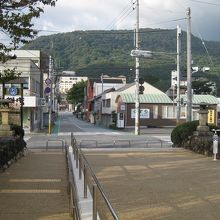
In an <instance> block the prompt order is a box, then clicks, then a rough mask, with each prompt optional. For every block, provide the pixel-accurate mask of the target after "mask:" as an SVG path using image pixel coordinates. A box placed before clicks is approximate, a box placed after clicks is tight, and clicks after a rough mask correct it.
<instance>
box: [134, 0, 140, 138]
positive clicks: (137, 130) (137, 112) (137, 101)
mask: <svg viewBox="0 0 220 220" xmlns="http://www.w3.org/2000/svg"><path fill="white" fill-rule="evenodd" d="M136 13H137V14H136V16H137V18H136V19H137V20H136V22H137V23H136V31H135V48H136V50H138V49H139V0H137V5H136ZM139 68H140V64H139V57H136V58H135V85H136V94H135V135H140V97H139Z"/></svg>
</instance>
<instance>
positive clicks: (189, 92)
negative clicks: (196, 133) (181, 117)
mask: <svg viewBox="0 0 220 220" xmlns="http://www.w3.org/2000/svg"><path fill="white" fill-rule="evenodd" d="M186 18H187V118H186V121H192V54H191V10H190V8H187V10H186Z"/></svg>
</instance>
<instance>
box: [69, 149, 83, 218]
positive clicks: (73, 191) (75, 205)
mask: <svg viewBox="0 0 220 220" xmlns="http://www.w3.org/2000/svg"><path fill="white" fill-rule="evenodd" d="M66 157H67V166H68V171H69V173H68V174H69V183H70V206H72V207H71V208H72V209H73V210H74V212H73V213H72V214H73V219H74V220H81V215H80V210H79V206H78V202H77V190H76V184H75V178H74V175H73V168H72V166H71V165H70V164H71V163H70V157H69V154H68V153H67V154H66ZM72 199H73V200H72Z"/></svg>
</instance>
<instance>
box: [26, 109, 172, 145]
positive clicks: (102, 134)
mask: <svg viewBox="0 0 220 220" xmlns="http://www.w3.org/2000/svg"><path fill="white" fill-rule="evenodd" d="M171 131H172V129H171V128H145V129H142V130H141V135H139V136H135V135H134V130H133V129H126V130H125V131H124V130H112V129H107V128H102V127H99V126H97V125H94V124H91V123H89V122H86V121H83V120H81V119H78V118H76V117H75V116H74V115H73V114H72V113H71V112H60V113H59V116H58V118H57V120H56V122H55V125H54V127H53V129H52V134H47V133H36V134H27V135H25V140H26V141H27V147H28V148H44V147H46V144H47V142H48V140H58V142H55V141H53V143H52V141H49V142H50V143H49V145H53V146H52V147H60V145H61V141H62V140H63V141H66V143H68V144H69V143H70V136H71V132H73V134H74V136H75V137H76V138H77V140H78V141H79V143H80V142H81V141H85V140H87V143H86V144H88V141H89V140H92V142H93V143H94V140H95V141H97V143H100V145H102V144H103V143H105V144H107V145H108V144H110V143H112V142H113V141H116V140H118V141H121V140H123V141H124V142H125V140H143V141H144V140H148V141H154V142H155V141H157V143H156V144H160V140H161V141H164V142H166V143H169V144H170V143H171V142H170V133H171ZM124 144H125V145H126V142H125V143H124Z"/></svg>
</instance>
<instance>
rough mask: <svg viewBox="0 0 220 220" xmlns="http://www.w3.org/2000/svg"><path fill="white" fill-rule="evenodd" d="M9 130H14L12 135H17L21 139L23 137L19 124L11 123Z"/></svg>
mask: <svg viewBox="0 0 220 220" xmlns="http://www.w3.org/2000/svg"><path fill="white" fill-rule="evenodd" d="M11 130H12V131H14V136H19V137H20V138H22V139H23V137H24V129H23V128H21V126H19V125H15V124H12V125H11Z"/></svg>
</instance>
